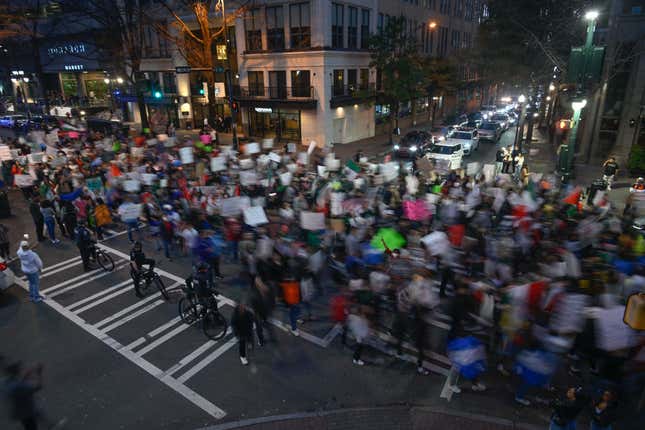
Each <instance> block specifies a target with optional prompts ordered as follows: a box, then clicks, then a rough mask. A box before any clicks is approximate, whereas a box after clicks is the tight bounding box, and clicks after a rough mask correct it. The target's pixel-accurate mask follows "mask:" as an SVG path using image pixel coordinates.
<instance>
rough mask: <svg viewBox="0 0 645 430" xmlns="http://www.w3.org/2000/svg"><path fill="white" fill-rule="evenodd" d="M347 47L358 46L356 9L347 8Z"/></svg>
mask: <svg viewBox="0 0 645 430" xmlns="http://www.w3.org/2000/svg"><path fill="white" fill-rule="evenodd" d="M347 47H348V48H350V49H356V48H358V9H356V8H355V7H351V6H350V7H348V8H347Z"/></svg>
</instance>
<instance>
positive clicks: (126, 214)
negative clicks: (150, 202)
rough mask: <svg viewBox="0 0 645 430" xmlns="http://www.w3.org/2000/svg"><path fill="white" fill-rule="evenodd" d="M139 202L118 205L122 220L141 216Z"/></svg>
mask: <svg viewBox="0 0 645 430" xmlns="http://www.w3.org/2000/svg"><path fill="white" fill-rule="evenodd" d="M141 209H142V206H141V205H140V204H136V205H135V204H124V205H121V206H120V207H119V216H120V217H121V220H123V221H130V220H135V219H137V218H139V217H140V216H141Z"/></svg>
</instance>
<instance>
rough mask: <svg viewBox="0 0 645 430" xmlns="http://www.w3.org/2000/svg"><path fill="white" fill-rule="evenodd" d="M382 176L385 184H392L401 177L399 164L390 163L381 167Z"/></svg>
mask: <svg viewBox="0 0 645 430" xmlns="http://www.w3.org/2000/svg"><path fill="white" fill-rule="evenodd" d="M379 167H380V170H381V174H382V175H383V179H384V180H385V182H390V181H393V180H395V179H396V178H397V177H398V176H399V169H397V167H398V164H397V163H396V162H395V161H390V162H389V163H385V164H381V165H379Z"/></svg>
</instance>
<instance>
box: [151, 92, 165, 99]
mask: <svg viewBox="0 0 645 430" xmlns="http://www.w3.org/2000/svg"><path fill="white" fill-rule="evenodd" d="M153 95H154V97H155V98H156V99H160V98H161V97H163V94H161V91H159V90H156V91H155V92H154V94H153Z"/></svg>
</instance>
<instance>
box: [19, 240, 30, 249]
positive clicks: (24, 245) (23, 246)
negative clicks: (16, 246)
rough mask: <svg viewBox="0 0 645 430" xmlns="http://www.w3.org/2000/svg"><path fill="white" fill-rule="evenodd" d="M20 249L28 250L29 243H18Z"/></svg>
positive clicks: (24, 241)
mask: <svg viewBox="0 0 645 430" xmlns="http://www.w3.org/2000/svg"><path fill="white" fill-rule="evenodd" d="M20 247H21V248H28V247H29V242H27V241H26V240H23V241H22V242H20Z"/></svg>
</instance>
